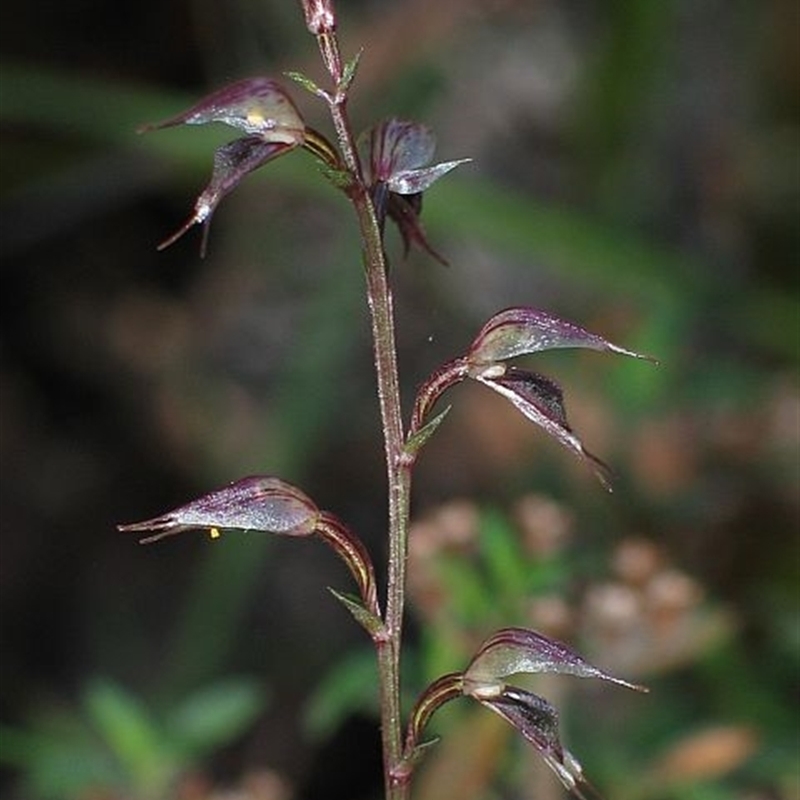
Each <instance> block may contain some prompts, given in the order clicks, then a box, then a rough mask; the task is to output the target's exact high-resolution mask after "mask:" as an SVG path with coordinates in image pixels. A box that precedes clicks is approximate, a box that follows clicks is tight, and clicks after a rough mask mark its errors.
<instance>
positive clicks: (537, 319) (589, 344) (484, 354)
mask: <svg viewBox="0 0 800 800" xmlns="http://www.w3.org/2000/svg"><path fill="white" fill-rule="evenodd" d="M560 347H584V348H589V349H591V350H605V351H609V352H612V353H620V354H622V355H626V356H632V357H633V358H644V359H648V360H650V361H652V360H653V359H652V358H650V357H649V356H644V355H641V354H640V353H635V352H633V351H632V350H626V349H625V348H624V347H619V346H617V345H615V344H612V343H611V342H609V341H608V340H606V339H604V338H603V337H602V336H598V335H597V334H594V333H590V332H589V331H587V330H586V329H585V328H581V327H580V326H579V325H575V324H574V323H572V322H568V321H567V320H564V319H561V318H559V317H556V316H555V315H553V314H550V313H548V312H547V311H540V310H538V309H535V308H529V307H526V306H519V307H514V308H507V309H505V310H504V311H500V312H499V313H497V314H495V315H494V316H493V317H492V318H491V319H490V320H489V321H488V322H487V323H486V324H485V325H484V326H483V328H481V330H480V332H479V333H478V335H477V336H476V337H475V341H474V342H473V343H472V346H471V347H470V351H469V360H470V361H471V362H472V363H474V364H487V363H491V362H495V361H504V360H506V359H509V358H514V357H515V356H521V355H528V354H530V353H537V352H539V351H541V350H552V349H555V348H560Z"/></svg>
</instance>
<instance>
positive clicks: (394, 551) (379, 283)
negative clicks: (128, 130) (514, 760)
mask: <svg viewBox="0 0 800 800" xmlns="http://www.w3.org/2000/svg"><path fill="white" fill-rule="evenodd" d="M317 41H318V44H319V47H320V52H321V54H322V58H323V61H324V62H325V65H326V66H327V68H328V71H329V72H330V74H331V77H332V78H333V82H334V87H335V93H334V94H332V95H330V96H329V97H328V105H329V108H330V112H331V117H332V119H333V124H334V128H335V129H336V134H337V138H338V142H339V147H340V148H341V153H342V157H343V159H344V163H345V164H346V166H347V170H348V172H349V173H350V177H351V184H350V186H349V188H348V191H347V194H348V196H349V198H350V201H351V202H352V204H353V207H354V209H355V211H356V215H357V217H358V224H359V230H360V233H361V241H362V258H363V262H364V271H365V275H366V282H367V301H368V305H369V311H370V319H371V325H372V340H373V354H374V359H375V373H376V378H377V386H378V402H379V405H380V414H381V423H382V428H383V436H384V449H385V456H386V470H387V479H388V487H389V566H388V573H389V574H388V580H387V599H386V613H385V617H384V630H383V631H382V633H381V635H380V636H378V637H376V647H377V651H378V669H379V675H380V703H381V736H382V740H383V766H384V779H385V785H386V798H387V800H406V798H407V797H408V776H403V777H400V774H399V772H398V768H399V766H400V761H401V759H402V748H403V732H402V716H401V709H400V648H401V639H402V631H403V606H404V602H405V583H406V556H407V538H408V520H409V504H410V490H411V465H410V464H408V463H407V462H406V460H405V459H404V458H403V445H404V441H405V439H404V432H403V420H402V410H401V404H400V382H399V377H398V369H397V348H396V344H395V323H394V312H393V308H392V293H391V288H390V286H389V280H388V269H387V263H386V256H385V253H384V249H383V237H382V235H381V226H380V224H379V221H378V216H377V214H376V211H375V206H374V204H373V202H372V198H371V197H370V194H369V191H368V190H367V187H366V186H365V184H364V180H363V176H362V171H361V165H360V162H359V159H358V154H357V151H356V145H355V140H354V137H353V134H352V129H351V126H350V122H349V119H348V116H347V108H346V106H347V96H346V94H347V93H346V87H344V86H343V75H342V61H341V57H340V55H339V47H338V42H337V38H336V33H335V31H333V30H330V31H326V32H325V33H323V34H319V35H317Z"/></svg>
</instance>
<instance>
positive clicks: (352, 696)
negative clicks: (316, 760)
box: [304, 648, 378, 738]
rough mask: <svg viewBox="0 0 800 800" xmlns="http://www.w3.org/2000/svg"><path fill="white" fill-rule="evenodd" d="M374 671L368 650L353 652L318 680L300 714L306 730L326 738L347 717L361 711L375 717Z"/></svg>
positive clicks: (376, 704)
mask: <svg viewBox="0 0 800 800" xmlns="http://www.w3.org/2000/svg"><path fill="white" fill-rule="evenodd" d="M377 687H378V668H377V664H376V662H375V653H374V652H373V650H372V649H371V648H362V649H360V650H354V651H353V652H351V653H350V654H348V655H346V656H345V657H344V658H343V659H342V660H341V661H339V662H338V664H336V665H335V666H334V667H333V668H332V669H331V670H330V672H328V674H327V675H326V676H325V677H324V678H323V679H322V680H321V681H320V683H319V684H318V686H317V688H316V689H315V690H314V693H313V694H312V695H311V697H310V699H309V701H308V703H307V705H306V710H305V714H304V725H305V727H306V730H307V731H308V732H309V733H310V734H311V735H312V736H314V737H316V738H326V737H328V736H330V735H331V734H332V733H333V732H334V731H335V730H336V729H337V728H338V727H339V725H341V723H342V722H344V720H345V719H347V717H348V716H349V715H350V714H352V713H354V712H356V711H361V712H364V713H367V714H370V715H371V716H374V717H375V718H376V719H377V717H378V697H377Z"/></svg>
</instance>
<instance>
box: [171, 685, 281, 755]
mask: <svg viewBox="0 0 800 800" xmlns="http://www.w3.org/2000/svg"><path fill="white" fill-rule="evenodd" d="M266 702H267V697H266V692H265V691H264V688H263V686H262V685H261V683H260V682H259V681H256V680H254V679H250V678H241V677H240V678H231V679H229V680H226V681H222V682H220V683H216V684H213V685H212V686H208V687H205V688H203V689H201V690H199V691H197V692H195V693H194V694H192V695H190V696H189V697H187V698H186V699H185V700H183V701H182V702H181V703H180V705H178V706H177V707H176V708H175V709H174V711H173V712H172V713H171V714H170V715H169V716H168V718H167V720H166V729H167V730H168V731H169V733H170V734H171V737H172V738H173V741H174V743H175V745H176V746H178V747H180V748H181V749H183V750H185V751H186V752H187V753H188V754H189V755H190V756H192V757H200V756H204V755H206V754H208V753H209V752H211V751H213V750H214V749H215V748H217V747H220V746H221V745H224V744H228V743H229V742H231V741H232V740H233V739H235V738H236V737H237V736H238V735H240V734H242V733H243V732H244V731H245V730H246V729H247V727H248V726H250V725H251V724H252V723H253V721H254V720H255V719H256V717H257V716H258V715H259V714H260V713H261V712H262V711H263V710H264V707H265V705H266Z"/></svg>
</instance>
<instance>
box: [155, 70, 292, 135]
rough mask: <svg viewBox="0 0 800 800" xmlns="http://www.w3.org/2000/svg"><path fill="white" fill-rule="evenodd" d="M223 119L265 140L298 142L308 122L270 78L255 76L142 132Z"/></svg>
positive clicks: (232, 84)
mask: <svg viewBox="0 0 800 800" xmlns="http://www.w3.org/2000/svg"><path fill="white" fill-rule="evenodd" d="M210 122H221V123H223V124H225V125H229V126H231V127H232V128H237V129H238V130H240V131H244V133H246V134H248V135H251V136H260V137H261V138H263V139H264V140H265V141H271V142H282V143H283V144H289V145H298V144H301V143H302V141H303V132H304V131H305V123H304V122H303V118H302V117H301V116H300V112H299V111H298V110H297V107H296V106H295V104H294V102H293V101H292V99H291V97H289V95H288V94H287V93H286V92H285V91H284V89H283V87H282V86H281V85H280V84H279V83H278V82H277V81H274V80H272V79H271V78H265V77H261V76H258V77H254V78H244V79H243V80H240V81H237V82H236V83H231V84H229V85H228V86H224V87H222V88H221V89H218V90H217V91H215V92H212V93H211V94H209V95H207V96H206V97H204V98H203V99H202V100H200V101H199V102H198V103H196V104H195V105H193V106H192V107H191V108H189V109H188V110H187V111H183V112H181V113H180V114H176V115H175V116H174V117H169V118H168V119H165V120H163V121H161V122H155V123H151V124H149V125H144V126H142V128H140V131H141V132H144V131H150V130H157V129H161V128H171V127H173V126H175V125H207V124H208V123H210Z"/></svg>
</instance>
